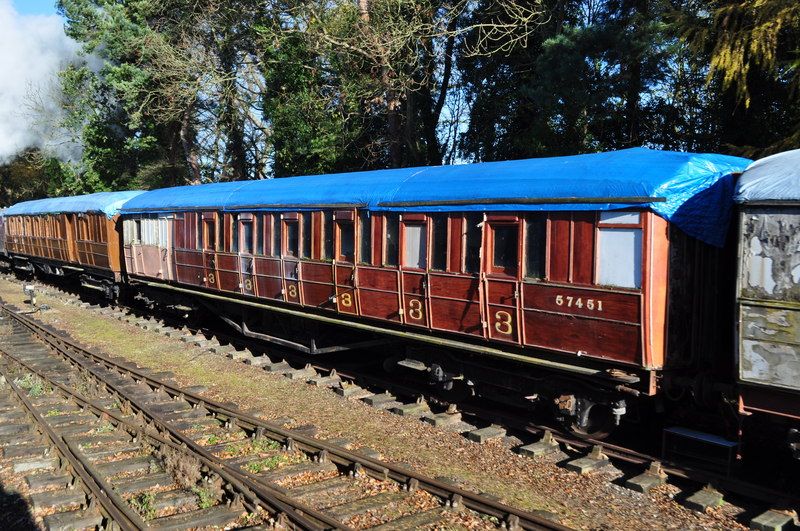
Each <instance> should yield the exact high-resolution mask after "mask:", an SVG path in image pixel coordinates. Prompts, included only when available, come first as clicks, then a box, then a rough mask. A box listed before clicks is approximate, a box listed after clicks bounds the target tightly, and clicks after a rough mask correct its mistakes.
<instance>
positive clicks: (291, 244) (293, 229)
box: [284, 219, 300, 258]
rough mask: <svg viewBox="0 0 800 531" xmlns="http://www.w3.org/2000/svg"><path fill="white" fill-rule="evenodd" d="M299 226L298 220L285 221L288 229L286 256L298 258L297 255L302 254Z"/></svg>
mask: <svg viewBox="0 0 800 531" xmlns="http://www.w3.org/2000/svg"><path fill="white" fill-rule="evenodd" d="M297 225H298V223H297V220H296V219H287V220H284V226H285V227H286V249H285V252H284V255H285V256H292V257H294V258H297V255H299V254H300V248H299V247H300V227H298V226H297Z"/></svg>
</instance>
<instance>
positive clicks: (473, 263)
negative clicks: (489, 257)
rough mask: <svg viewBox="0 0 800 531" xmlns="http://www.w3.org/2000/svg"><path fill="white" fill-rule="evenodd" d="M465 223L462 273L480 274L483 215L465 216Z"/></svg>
mask: <svg viewBox="0 0 800 531" xmlns="http://www.w3.org/2000/svg"><path fill="white" fill-rule="evenodd" d="M466 223H467V226H466V231H465V232H466V241H467V242H466V248H467V250H466V256H465V257H464V271H465V272H467V273H480V271H481V245H482V239H483V214H467V216H466Z"/></svg>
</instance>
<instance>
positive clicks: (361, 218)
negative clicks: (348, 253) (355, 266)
mask: <svg viewBox="0 0 800 531" xmlns="http://www.w3.org/2000/svg"><path fill="white" fill-rule="evenodd" d="M358 241H359V250H358V263H359V264H366V265H372V218H371V217H370V215H369V212H368V211H366V210H362V211H360V212H359V213H358Z"/></svg>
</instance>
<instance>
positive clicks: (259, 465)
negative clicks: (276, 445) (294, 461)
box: [245, 454, 290, 474]
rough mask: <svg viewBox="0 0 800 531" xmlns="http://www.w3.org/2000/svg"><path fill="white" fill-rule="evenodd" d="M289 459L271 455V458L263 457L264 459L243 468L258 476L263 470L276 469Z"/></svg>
mask: <svg viewBox="0 0 800 531" xmlns="http://www.w3.org/2000/svg"><path fill="white" fill-rule="evenodd" d="M289 460H290V459H289V458H288V457H287V456H285V455H283V454H278V455H273V456H271V457H265V458H264V459H259V460H258V461H253V462H251V463H247V465H245V468H246V469H247V470H248V471H250V472H252V473H253V474H258V473H260V472H264V471H265V470H273V469H275V468H278V467H279V466H281V465H282V464H285V463H288V462H289Z"/></svg>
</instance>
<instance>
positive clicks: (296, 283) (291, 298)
mask: <svg viewBox="0 0 800 531" xmlns="http://www.w3.org/2000/svg"><path fill="white" fill-rule="evenodd" d="M281 217H282V218H283V252H282V253H281V256H282V264H283V283H284V286H283V300H285V301H286V302H292V303H295V304H300V261H299V258H300V214H298V213H297V212H289V213H287V214H282V215H281Z"/></svg>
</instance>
